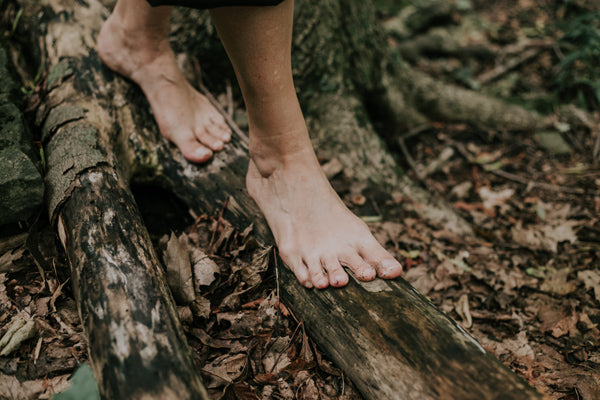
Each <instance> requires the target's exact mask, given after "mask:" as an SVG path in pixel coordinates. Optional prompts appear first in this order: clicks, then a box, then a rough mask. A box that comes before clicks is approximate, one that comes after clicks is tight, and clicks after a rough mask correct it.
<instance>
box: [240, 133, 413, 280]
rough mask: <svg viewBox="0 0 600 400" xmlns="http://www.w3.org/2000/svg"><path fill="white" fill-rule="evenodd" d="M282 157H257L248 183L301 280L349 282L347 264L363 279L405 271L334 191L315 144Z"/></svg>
mask: <svg viewBox="0 0 600 400" xmlns="http://www.w3.org/2000/svg"><path fill="white" fill-rule="evenodd" d="M250 134H251V135H253V132H251V133H250ZM304 135H306V137H308V135H307V134H304ZM304 135H303V136H304ZM257 136H259V135H256V134H254V136H253V137H254V138H256V137H257ZM294 136H295V137H297V135H294ZM292 141H297V140H292ZM252 144H253V145H254V146H259V145H258V144H257V143H256V141H255V142H254V143H251V145H252ZM263 148H264V147H263ZM251 154H252V152H251ZM280 156H281V152H278V153H276V154H273V157H272V158H268V159H266V160H265V159H264V158H263V159H259V158H258V157H254V159H253V160H251V161H250V165H249V168H248V175H247V176H246V186H247V188H248V192H249V193H250V195H251V196H252V198H253V199H254V200H255V201H256V202H257V204H258V206H259V207H260V209H261V210H262V211H263V213H264V215H265V216H266V218H267V221H268V223H269V226H270V228H271V231H272V232H273V235H274V236H275V240H276V242H277V246H278V248H279V253H280V256H281V258H282V260H283V261H284V262H285V263H286V264H287V265H288V266H289V267H290V268H291V269H292V270H293V271H294V273H295V275H296V277H297V278H298V281H300V283H301V284H303V285H304V286H306V287H308V288H311V287H313V286H314V287H316V288H319V289H323V288H326V287H327V286H329V285H331V286H335V287H339V286H344V285H346V284H347V283H348V274H347V273H346V272H345V271H344V269H343V268H342V266H345V267H348V268H350V270H352V271H353V273H354V274H355V276H356V277H357V278H358V279H360V280H363V281H370V280H373V279H374V278H375V276H379V277H381V278H386V279H391V278H395V277H397V276H399V275H400V274H401V273H402V266H401V265H400V263H399V262H398V261H396V260H395V259H394V257H393V256H392V255H391V254H390V253H388V252H387V251H386V250H385V249H384V248H383V247H382V246H381V245H380V244H379V243H378V242H377V240H375V238H374V237H373V235H372V234H371V232H370V231H369V228H368V227H367V225H366V224H365V223H364V222H363V221H362V220H361V219H360V218H358V217H357V216H355V215H354V214H353V213H352V212H351V211H350V210H348V208H347V207H346V206H345V205H344V203H343V202H342V200H341V199H340V198H339V197H338V195H337V194H336V193H335V191H334V190H333V188H332V187H331V185H330V184H329V182H328V181H327V178H326V177H325V175H324V174H323V172H322V170H321V168H320V166H319V164H318V161H317V158H316V156H315V154H314V152H313V150H312V147H310V142H307V144H306V146H304V148H303V149H300V150H299V151H297V152H294V153H293V154H287V155H286V156H285V157H283V158H282V157H280ZM277 160H279V161H277ZM281 160H283V161H281Z"/></svg>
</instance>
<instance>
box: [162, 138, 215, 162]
mask: <svg viewBox="0 0 600 400" xmlns="http://www.w3.org/2000/svg"><path fill="white" fill-rule="evenodd" d="M171 140H172V141H173V143H174V144H175V145H176V146H177V147H178V148H179V150H180V151H181V154H182V155H183V156H184V157H185V158H186V159H187V160H188V161H191V162H195V163H202V162H205V161H208V160H209V159H210V158H211V157H212V155H213V152H212V151H211V150H210V149H209V148H207V147H206V146H203V145H202V144H201V143H198V141H197V140H196V138H195V137H194V136H192V135H191V134H190V135H189V136H184V137H183V138H179V137H177V136H175V137H173V138H172V139H171Z"/></svg>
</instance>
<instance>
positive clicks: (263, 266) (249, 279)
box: [241, 246, 273, 288]
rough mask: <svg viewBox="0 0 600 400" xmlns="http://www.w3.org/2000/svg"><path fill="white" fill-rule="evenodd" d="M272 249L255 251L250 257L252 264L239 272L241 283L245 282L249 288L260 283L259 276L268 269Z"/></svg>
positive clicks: (262, 248) (263, 248)
mask: <svg viewBox="0 0 600 400" xmlns="http://www.w3.org/2000/svg"><path fill="white" fill-rule="evenodd" d="M272 249H273V247H272V246H267V247H261V248H259V249H257V250H256V251H255V252H254V254H253V256H252V262H251V263H250V264H248V265H246V266H245V267H244V268H243V269H242V270H241V276H242V281H244V282H246V285H248V287H249V288H252V287H256V286H258V285H260V284H261V283H262V276H261V274H262V273H264V272H265V271H266V270H267V269H268V268H269V260H270V255H271V250H272Z"/></svg>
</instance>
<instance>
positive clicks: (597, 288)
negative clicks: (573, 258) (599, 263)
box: [577, 270, 600, 301]
mask: <svg viewBox="0 0 600 400" xmlns="http://www.w3.org/2000/svg"><path fill="white" fill-rule="evenodd" d="M577 279H579V280H580V281H581V282H583V284H584V285H585V289H586V290H590V289H594V297H596V301H600V272H598V271H592V270H588V271H579V272H578V273H577Z"/></svg>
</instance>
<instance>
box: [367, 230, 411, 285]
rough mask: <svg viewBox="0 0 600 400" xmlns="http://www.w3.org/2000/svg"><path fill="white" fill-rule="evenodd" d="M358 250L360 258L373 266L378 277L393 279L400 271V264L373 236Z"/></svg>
mask: <svg viewBox="0 0 600 400" xmlns="http://www.w3.org/2000/svg"><path fill="white" fill-rule="evenodd" d="M359 250H360V255H361V256H362V258H363V259H364V260H366V261H367V263H369V264H370V265H371V266H373V267H374V268H375V270H376V271H377V276H379V277H380V278H384V279H393V278H396V277H398V276H400V274H401V273H402V265H401V264H400V263H399V262H398V261H397V260H396V259H395V258H394V257H393V256H392V255H391V254H390V253H389V252H388V251H387V250H386V249H384V248H383V246H381V245H380V244H379V242H377V240H375V238H373V239H372V240H371V241H369V243H368V244H367V245H365V246H361V247H360V249H359Z"/></svg>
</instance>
